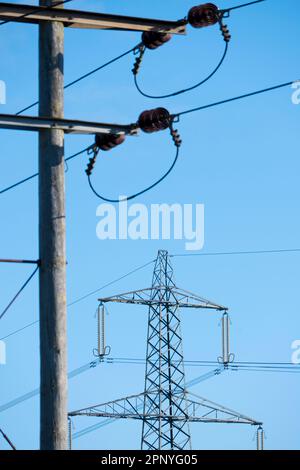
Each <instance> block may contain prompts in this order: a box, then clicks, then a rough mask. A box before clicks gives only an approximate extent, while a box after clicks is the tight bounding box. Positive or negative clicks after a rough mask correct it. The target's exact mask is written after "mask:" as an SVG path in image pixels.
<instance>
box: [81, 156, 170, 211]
mask: <svg viewBox="0 0 300 470" xmlns="http://www.w3.org/2000/svg"><path fill="white" fill-rule="evenodd" d="M178 157H179V147H177V148H176V154H175V158H174V160H173V162H172V164H171V166H170V168H169V169H168V171H166V173H164V174H163V176H161V177H160V178H159V179H158V180H157V181H155V183H153V184H151V185H150V186H147V187H146V188H145V189H143V190H141V191H139V192H137V193H134V194H132V195H131V196H128V197H125V198H123V199H110V198H108V197H105V196H103V195H102V194H99V193H98V191H96V189H95V188H94V185H93V183H92V181H91V177H90V175H88V183H89V186H90V188H91V190H92V192H93V193H94V194H95V196H97V197H98V198H99V199H101V200H102V201H106V202H111V203H120V202H124V201H130V200H132V199H135V198H136V197H138V196H141V195H142V194H145V193H147V192H148V191H150V190H151V189H153V188H155V186H158V185H159V184H160V183H162V181H163V180H164V179H166V178H167V176H169V174H170V173H171V172H172V170H173V169H174V167H175V165H176V163H177V161H178Z"/></svg>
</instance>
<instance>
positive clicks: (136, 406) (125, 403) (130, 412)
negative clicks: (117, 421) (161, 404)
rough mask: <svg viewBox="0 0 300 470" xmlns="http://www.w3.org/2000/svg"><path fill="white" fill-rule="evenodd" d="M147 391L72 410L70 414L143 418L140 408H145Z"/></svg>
mask: <svg viewBox="0 0 300 470" xmlns="http://www.w3.org/2000/svg"><path fill="white" fill-rule="evenodd" d="M144 397H145V393H140V394H137V395H131V396H128V397H125V398H121V399H119V400H113V401H109V402H106V403H102V404H99V405H94V406H90V407H88V408H83V409H81V410H77V411H72V412H70V413H69V416H97V417H108V418H110V417H114V418H132V419H142V415H141V414H140V413H139V410H141V409H142V408H143V405H144Z"/></svg>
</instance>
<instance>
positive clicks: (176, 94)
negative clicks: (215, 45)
mask: <svg viewBox="0 0 300 470" xmlns="http://www.w3.org/2000/svg"><path fill="white" fill-rule="evenodd" d="M227 52H228V42H226V44H225V50H224V52H223V55H222V57H221V59H220V61H219V63H218V65H217V66H216V67H215V68H214V70H213V71H212V72H211V73H210V74H209V75H208V76H207V77H206V78H205V79H203V80H201V81H200V82H199V83H196V85H193V86H190V87H188V88H184V89H183V90H179V91H175V92H173V93H168V94H165V95H150V94H148V93H145V92H144V91H143V90H142V89H141V87H140V85H139V83H138V79H137V74H135V75H134V84H135V87H136V89H137V90H138V92H139V93H140V94H141V95H143V96H145V97H146V98H150V99H165V98H171V97H174V96H178V95H182V94H183V93H187V92H188V91H192V90H196V88H199V87H200V86H202V85H204V83H206V82H208V80H210V79H211V78H212V77H213V76H214V75H215V74H216V73H217V72H218V70H219V69H220V68H221V66H222V64H223V62H224V60H225V58H226V56H227Z"/></svg>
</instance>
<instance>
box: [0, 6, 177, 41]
mask: <svg viewBox="0 0 300 470" xmlns="http://www.w3.org/2000/svg"><path fill="white" fill-rule="evenodd" d="M0 19H1V20H9V21H16V22H20V23H30V24H39V23H41V22H44V21H60V22H62V23H64V26H65V27H69V28H82V29H104V30H108V29H113V30H119V31H157V32H160V33H169V34H185V32H186V27H185V26H186V21H185V20H180V21H165V20H155V19H149V18H136V17H133V16H121V15H110V14H103V13H93V12H89V11H80V10H70V9H57V8H53V7H47V6H46V7H38V8H34V7H33V6H32V5H20V4H18V5H16V4H14V3H0Z"/></svg>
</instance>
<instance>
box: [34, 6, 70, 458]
mask: <svg viewBox="0 0 300 470" xmlns="http://www.w3.org/2000/svg"><path fill="white" fill-rule="evenodd" d="M55 3H56V0H40V2H39V4H40V5H41V6H54V5H55ZM63 62H64V25H63V23H60V22H45V23H41V24H40V26H39V115H40V116H42V117H46V116H47V117H51V118H63V114H64V109H63V106H64V91H63V86H64V71H63ZM65 232H66V227H65V182H64V131H63V130H60V129H51V130H41V131H40V132H39V254H40V354H41V365H40V368H41V369H40V374H41V401H40V405H41V406H40V447H41V449H42V450H64V449H67V448H68V429H67V423H68V420H67V339H66V337H67V334H66V323H67V322H66V241H65Z"/></svg>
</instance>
